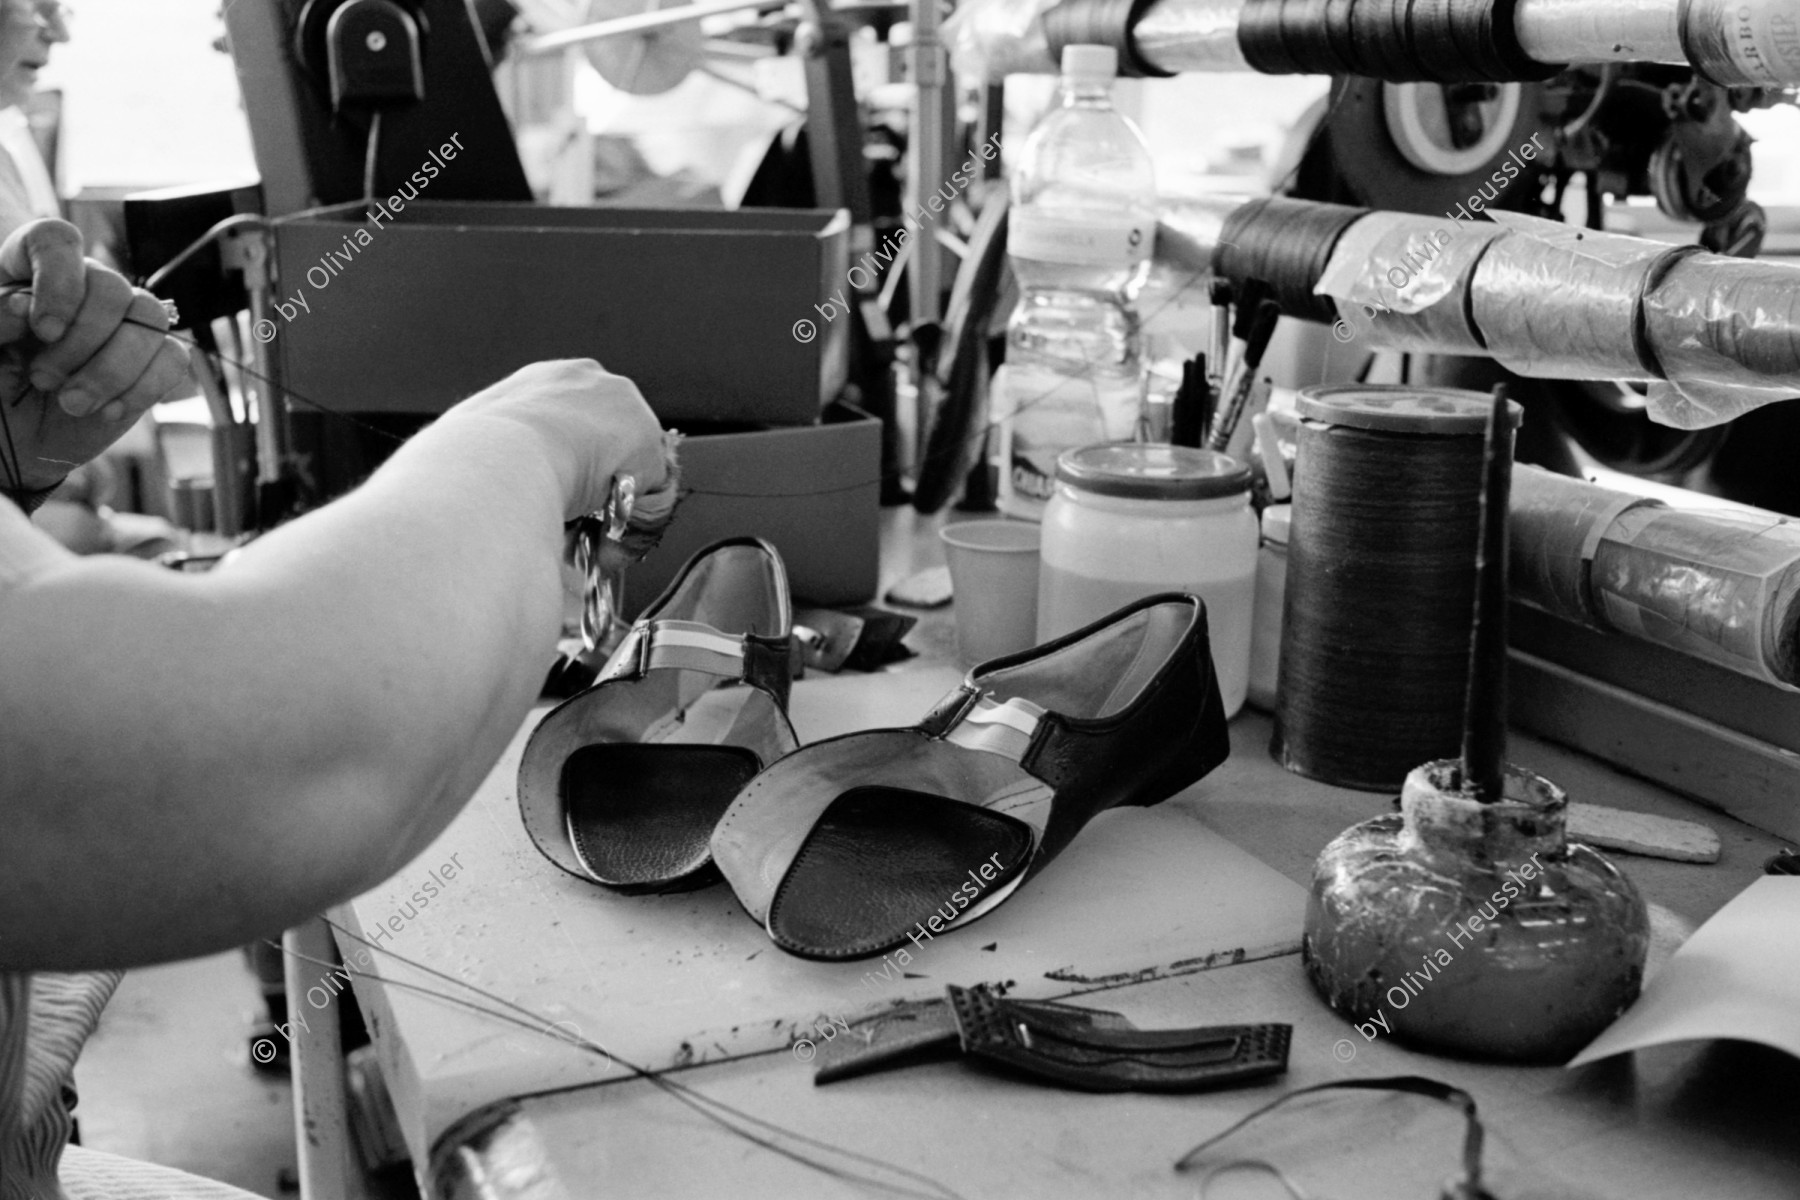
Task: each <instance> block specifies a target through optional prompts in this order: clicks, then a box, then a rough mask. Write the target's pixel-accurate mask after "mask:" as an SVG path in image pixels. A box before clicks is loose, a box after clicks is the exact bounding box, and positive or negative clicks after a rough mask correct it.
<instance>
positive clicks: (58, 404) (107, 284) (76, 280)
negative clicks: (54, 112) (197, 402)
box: [0, 220, 192, 491]
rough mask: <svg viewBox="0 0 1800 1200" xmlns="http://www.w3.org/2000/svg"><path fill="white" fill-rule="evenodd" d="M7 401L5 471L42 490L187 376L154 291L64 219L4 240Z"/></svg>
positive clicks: (0, 279)
mask: <svg viewBox="0 0 1800 1200" xmlns="http://www.w3.org/2000/svg"><path fill="white" fill-rule="evenodd" d="M8 284H28V285H29V291H26V290H23V289H5V290H0V297H3V298H0V408H3V409H4V418H5V424H6V434H7V436H8V437H10V439H11V444H10V445H9V446H7V447H5V450H6V452H7V462H8V469H7V471H6V472H0V474H8V473H9V472H10V469H11V465H12V463H13V459H14V457H15V456H16V459H17V464H16V465H17V468H18V471H19V473H20V476H21V477H20V478H18V479H12V478H10V477H7V478H3V479H0V484H4V485H6V486H9V487H15V488H21V489H23V490H27V491H36V490H40V489H42V488H46V487H50V486H51V485H53V484H55V483H56V482H57V481H58V480H60V479H61V478H62V477H63V476H65V475H67V474H68V473H69V472H70V471H71V470H73V469H74V468H75V467H77V466H79V465H81V464H82V463H84V462H87V461H88V460H89V459H92V458H94V457H96V456H97V455H99V453H100V452H101V451H103V450H105V449H106V448H107V447H108V446H110V445H112V444H113V442H115V441H117V440H118V439H119V437H120V436H121V435H123V434H124V433H125V431H126V430H128V429H130V428H131V426H132V424H133V423H134V422H136V420H137V419H138V417H140V416H141V415H143V412H144V410H145V409H147V408H149V407H150V406H151V405H152V404H156V403H158V402H160V401H162V400H165V399H168V398H170V397H171V396H173V395H175V394H176V393H177V392H178V391H180V390H181V389H182V388H183V387H184V386H186V385H190V384H191V383H192V379H191V377H190V375H189V373H188V360H187V353H186V351H185V350H183V348H182V346H181V344H180V343H179V342H176V341H175V340H173V339H172V338H170V337H168V336H167V332H166V331H167V330H168V327H169V318H168V314H167V313H165V312H164V311H163V306H162V302H161V301H159V300H158V299H157V298H156V297H154V296H152V295H151V294H150V293H149V292H146V291H143V290H142V289H139V288H134V287H132V286H131V285H130V284H129V283H127V282H126V281H125V280H124V278H123V277H121V276H120V275H118V274H117V273H115V272H113V271H110V270H108V269H107V268H105V267H102V266H100V265H99V264H98V263H93V262H88V261H86V260H85V259H83V258H82V256H81V234H80V233H79V232H77V230H76V229H75V227H74V226H73V225H70V224H69V223H68V222H66V221H54V220H40V221H33V222H31V223H30V224H29V225H25V226H22V227H21V228H19V229H18V230H16V231H15V232H14V233H13V235H12V236H11V237H9V238H7V239H6V242H5V244H4V245H0V288H3V287H4V285H8Z"/></svg>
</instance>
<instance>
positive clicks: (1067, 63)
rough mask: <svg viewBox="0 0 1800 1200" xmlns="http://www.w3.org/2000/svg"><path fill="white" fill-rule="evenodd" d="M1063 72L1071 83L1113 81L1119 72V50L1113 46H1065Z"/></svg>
mask: <svg viewBox="0 0 1800 1200" xmlns="http://www.w3.org/2000/svg"><path fill="white" fill-rule="evenodd" d="M1062 73H1063V78H1064V79H1067V80H1068V81H1070V82H1071V83H1111V82H1112V81H1113V79H1114V78H1116V77H1117V76H1118V74H1119V52H1118V51H1117V50H1114V49H1113V48H1112V47H1111V46H1064V47H1063V52H1062Z"/></svg>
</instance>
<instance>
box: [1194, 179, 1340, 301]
mask: <svg viewBox="0 0 1800 1200" xmlns="http://www.w3.org/2000/svg"><path fill="white" fill-rule="evenodd" d="M1368 211H1369V210H1368V209H1366V208H1351V207H1349V206H1347V205H1342V204H1316V203H1312V202H1310V201H1305V200H1289V199H1287V198H1286V197H1283V196H1270V197H1267V198H1265V199H1261V200H1252V201H1250V203H1248V204H1245V205H1243V206H1242V207H1240V208H1238V209H1237V210H1236V211H1234V212H1233V213H1232V214H1231V215H1230V217H1228V218H1227V219H1226V221H1225V225H1224V228H1223V229H1222V230H1221V231H1220V235H1219V248H1218V252H1217V254H1216V255H1215V256H1214V259H1213V270H1214V273H1215V274H1216V275H1218V276H1219V278H1221V279H1228V280H1230V281H1231V283H1232V285H1233V286H1234V287H1235V288H1237V289H1238V291H1239V294H1240V295H1242V294H1243V287H1244V285H1245V284H1246V283H1248V282H1249V281H1251V280H1257V281H1259V282H1261V283H1264V284H1267V285H1268V286H1269V288H1270V289H1271V290H1272V291H1273V293H1274V297H1275V301H1276V303H1278V304H1279V305H1280V306H1281V311H1282V312H1283V313H1284V314H1286V315H1288V316H1294V317H1304V318H1305V319H1306V320H1309V321H1331V320H1334V319H1335V318H1336V316H1337V310H1336V308H1335V307H1333V305H1332V302H1331V300H1330V298H1329V297H1325V296H1320V295H1318V294H1317V289H1318V284H1319V279H1320V278H1321V277H1322V276H1323V275H1324V273H1325V268H1326V266H1327V265H1328V264H1329V263H1330V262H1331V253H1332V250H1333V249H1334V248H1335V247H1336V246H1337V243H1338V239H1339V238H1340V237H1341V236H1342V235H1343V233H1344V231H1345V230H1346V229H1348V228H1350V227H1351V226H1352V225H1353V224H1354V223H1355V222H1356V221H1358V220H1359V219H1361V218H1362V217H1363V216H1365V215H1367V213H1368Z"/></svg>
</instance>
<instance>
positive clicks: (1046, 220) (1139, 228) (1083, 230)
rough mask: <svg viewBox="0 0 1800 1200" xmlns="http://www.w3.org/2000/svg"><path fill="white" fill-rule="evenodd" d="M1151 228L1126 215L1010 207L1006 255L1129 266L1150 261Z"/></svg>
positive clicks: (1078, 263)
mask: <svg viewBox="0 0 1800 1200" xmlns="http://www.w3.org/2000/svg"><path fill="white" fill-rule="evenodd" d="M1155 234H1156V228H1155V226H1154V225H1153V224H1152V223H1151V222H1150V221H1149V220H1148V219H1141V218H1134V217H1133V216H1131V214H1129V213H1119V214H1118V215H1116V216H1113V215H1096V214H1092V213H1084V214H1083V215H1081V216H1079V217H1066V216H1059V215H1057V214H1054V213H1047V212H1043V211H1039V210H1033V209H1032V208H1030V207H1024V208H1015V209H1014V210H1013V212H1012V217H1011V223H1010V225H1009V226H1008V228H1007V231H1006V250H1007V253H1009V254H1012V255H1014V256H1016V257H1018V258H1029V259H1034V260H1036V261H1038V262H1056V263H1068V264H1070V265H1072V266H1083V267H1112V266H1120V267H1130V266H1136V265H1137V264H1138V263H1141V262H1143V261H1144V260H1145V259H1147V258H1149V257H1150V251H1151V248H1152V243H1154V241H1155V240H1156V238H1155Z"/></svg>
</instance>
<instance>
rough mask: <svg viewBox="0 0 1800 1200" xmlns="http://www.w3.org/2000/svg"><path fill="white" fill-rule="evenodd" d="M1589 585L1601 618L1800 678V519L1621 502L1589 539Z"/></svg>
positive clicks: (1725, 662)
mask: <svg viewBox="0 0 1800 1200" xmlns="http://www.w3.org/2000/svg"><path fill="white" fill-rule="evenodd" d="M1591 586H1592V589H1593V595H1594V602H1595V604H1596V606H1597V608H1598V610H1599V615H1600V617H1601V619H1602V620H1603V621H1604V622H1605V623H1606V624H1607V625H1608V626H1609V627H1611V628H1613V629H1616V630H1618V631H1619V632H1621V633H1626V634H1630V635H1631V636H1633V637H1638V638H1643V639H1645V640H1646V641H1652V642H1656V643H1658V644H1660V645H1664V646H1669V647H1671V648H1673V649H1676V650H1680V651H1682V652H1683V653H1686V654H1691V655H1693V656H1695V657H1696V658H1704V659H1706V660H1708V661H1710V662H1715V663H1718V664H1719V665H1721V666H1724V667H1728V668H1730V669H1731V670H1733V671H1738V672H1741V673H1743V674H1745V675H1753V676H1755V677H1757V678H1759V679H1766V680H1769V681H1770V682H1773V683H1782V684H1787V685H1789V686H1793V685H1796V684H1800V525H1796V524H1794V523H1792V522H1789V521H1784V520H1782V519H1780V518H1779V517H1775V516H1758V515H1755V514H1749V513H1735V512H1718V511H1683V510H1681V509H1673V508H1656V507H1645V508H1632V509H1628V510H1627V511H1625V512H1623V513H1621V514H1620V515H1619V516H1618V518H1617V519H1616V520H1614V521H1613V522H1612V523H1611V524H1610V525H1609V526H1608V528H1607V529H1606V531H1605V533H1603V534H1602V535H1601V537H1600V541H1599V544H1598V545H1597V546H1596V547H1595V550H1594V561H1593V568H1592V583H1591Z"/></svg>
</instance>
